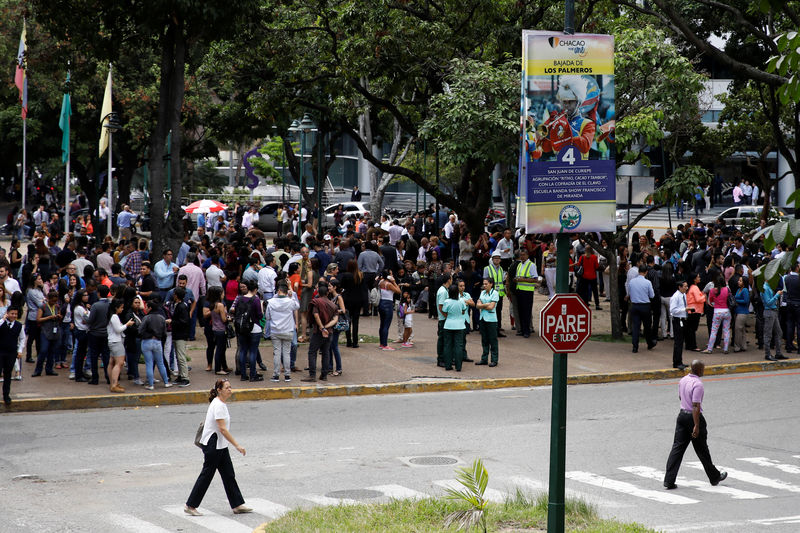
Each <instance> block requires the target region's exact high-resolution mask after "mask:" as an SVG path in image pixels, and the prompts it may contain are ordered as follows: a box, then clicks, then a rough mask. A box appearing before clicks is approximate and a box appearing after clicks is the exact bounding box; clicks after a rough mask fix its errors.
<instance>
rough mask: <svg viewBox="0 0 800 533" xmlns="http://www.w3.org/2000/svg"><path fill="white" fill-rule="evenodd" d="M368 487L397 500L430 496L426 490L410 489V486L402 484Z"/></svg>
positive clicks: (419, 498)
mask: <svg viewBox="0 0 800 533" xmlns="http://www.w3.org/2000/svg"><path fill="white" fill-rule="evenodd" d="M367 489H369V490H377V491H379V492H382V493H384V494H385V495H386V496H388V497H389V498H394V499H395V500H411V499H417V500H421V499H424V498H427V497H428V495H427V494H425V493H424V492H419V491H416V490H413V489H409V488H408V487H404V486H402V485H377V486H375V487H367Z"/></svg>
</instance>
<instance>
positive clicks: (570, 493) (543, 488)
mask: <svg viewBox="0 0 800 533" xmlns="http://www.w3.org/2000/svg"><path fill="white" fill-rule="evenodd" d="M509 479H510V481H511V483H513V484H514V485H517V486H518V487H520V488H525V489H528V490H532V491H537V492H543V493H546V492H547V487H548V486H547V484H546V483H543V482H541V481H538V480H536V479H531V478H529V477H525V476H511V477H510V478H509ZM564 495H565V496H567V497H568V498H574V499H576V500H583V501H585V502H589V503H593V504H596V505H598V506H599V507H602V508H612V507H613V508H618V507H628V506H627V505H625V504H623V503H620V502H615V501H611V500H606V499H603V498H599V497H597V496H596V495H594V494H589V493H588V492H581V491H577V490H572V489H564Z"/></svg>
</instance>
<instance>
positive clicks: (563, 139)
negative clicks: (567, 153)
mask: <svg viewBox="0 0 800 533" xmlns="http://www.w3.org/2000/svg"><path fill="white" fill-rule="evenodd" d="M555 96H556V102H555V103H548V104H547V105H546V106H545V108H544V109H543V110H542V113H541V115H540V116H543V117H546V118H545V119H544V120H543V121H542V122H541V123H539V124H538V125H536V123H537V120H536V116H535V115H536V113H534V114H531V115H528V124H527V127H528V128H529V129H528V132H527V133H528V135H527V137H528V142H527V145H528V146H527V148H528V154H529V160H530V161H537V160H543V161H547V160H551V159H554V158H555V157H556V155H557V154H558V153H559V152H560V151H561V150H562V149H563V148H565V147H567V146H575V147H576V148H577V149H578V152H580V154H581V159H584V160H586V159H606V158H607V157H608V156H607V155H605V154H604V152H606V153H607V152H608V147H607V145H608V144H610V143H612V142H613V134H614V120H613V119H612V120H610V121H607V122H606V123H605V124H603V125H602V126H600V128H599V130H598V127H597V122H598V116H597V115H598V113H597V108H598V103H599V101H600V89H599V87H598V85H597V82H596V81H595V80H594V79H593V78H592V77H591V76H573V75H567V76H560V77H559V79H558V90H557V92H556V95H555ZM612 105H613V104H612ZM584 111H585V112H586V116H584V113H583V112H584ZM607 111H610V115H611V117H613V109H609V110H607ZM606 117H607V118H610V117H609V113H608V112H607V113H606ZM596 134H597V138H595V135H596ZM590 150H592V151H593V152H594V153H593V154H591V155H590ZM604 155H605V157H604Z"/></svg>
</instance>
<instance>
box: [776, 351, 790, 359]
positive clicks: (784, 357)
mask: <svg viewBox="0 0 800 533" xmlns="http://www.w3.org/2000/svg"><path fill="white" fill-rule="evenodd" d="M775 359H780V360H783V359H789V358H788V357H786V356H785V355H783V354H782V353H778V354H775Z"/></svg>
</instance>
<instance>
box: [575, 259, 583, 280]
mask: <svg viewBox="0 0 800 533" xmlns="http://www.w3.org/2000/svg"><path fill="white" fill-rule="evenodd" d="M575 277H577V278H582V277H583V257H581V259H580V261H578V262H577V263H575Z"/></svg>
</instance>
